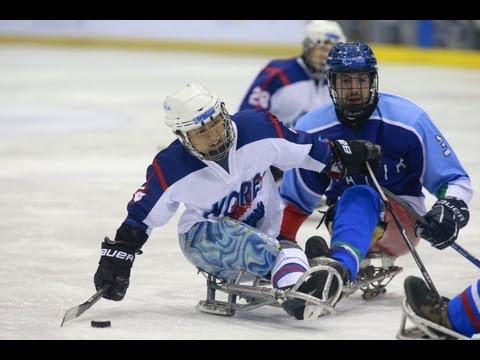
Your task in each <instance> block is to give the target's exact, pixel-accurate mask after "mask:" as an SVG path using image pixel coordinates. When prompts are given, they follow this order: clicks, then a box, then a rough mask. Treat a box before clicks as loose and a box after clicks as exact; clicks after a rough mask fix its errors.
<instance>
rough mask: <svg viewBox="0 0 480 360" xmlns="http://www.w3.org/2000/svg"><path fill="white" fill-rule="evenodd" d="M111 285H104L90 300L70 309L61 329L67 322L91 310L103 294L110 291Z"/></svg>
mask: <svg viewBox="0 0 480 360" xmlns="http://www.w3.org/2000/svg"><path fill="white" fill-rule="evenodd" d="M110 286H111V285H110V284H107V285H104V286H103V287H102V288H100V289H99V290H98V291H97V292H96V293H95V294H93V295H92V297H91V298H90V299H88V300H87V301H85V302H84V303H83V304H80V305H78V306H74V307H72V308H70V309H68V310H67V312H66V313H65V316H64V317H63V321H62V324H61V325H60V327H62V326H63V324H65V323H66V322H67V321H70V320H73V319H75V318H77V317H79V316H80V315H82V314H83V313H84V312H85V311H87V310H88V309H90V307H92V306H93V304H95V303H96V302H97V301H98V300H100V299H101V298H102V296H103V294H104V293H105V292H106V291H108V289H110Z"/></svg>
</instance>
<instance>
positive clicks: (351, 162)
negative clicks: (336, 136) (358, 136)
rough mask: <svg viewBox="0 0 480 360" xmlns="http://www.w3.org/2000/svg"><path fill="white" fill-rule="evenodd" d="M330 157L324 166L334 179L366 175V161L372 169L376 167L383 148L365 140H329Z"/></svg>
mask: <svg viewBox="0 0 480 360" xmlns="http://www.w3.org/2000/svg"><path fill="white" fill-rule="evenodd" d="M329 145H330V146H331V148H332V157H331V158H330V163H329V165H328V166H327V168H326V172H327V175H328V176H329V177H331V178H333V179H335V180H341V179H343V178H345V177H346V176H356V175H367V174H368V169H367V166H366V164H365V163H366V162H367V161H368V162H369V163H370V166H371V167H372V169H375V170H376V169H378V165H379V163H380V158H381V156H382V153H383V150H382V147H381V146H380V145H376V144H373V143H372V142H370V141H367V140H351V141H346V140H335V141H330V142H329Z"/></svg>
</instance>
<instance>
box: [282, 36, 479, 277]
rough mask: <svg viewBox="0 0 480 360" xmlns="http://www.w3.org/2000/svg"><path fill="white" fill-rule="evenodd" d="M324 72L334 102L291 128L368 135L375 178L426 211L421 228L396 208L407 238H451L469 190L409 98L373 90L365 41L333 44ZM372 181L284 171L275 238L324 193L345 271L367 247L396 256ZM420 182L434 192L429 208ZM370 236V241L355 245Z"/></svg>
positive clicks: (436, 241) (394, 232) (329, 135)
mask: <svg viewBox="0 0 480 360" xmlns="http://www.w3.org/2000/svg"><path fill="white" fill-rule="evenodd" d="M327 76H328V82H329V90H330V96H331V97H332V100H333V103H332V104H327V105H324V106H321V107H319V108H318V109H315V110H313V111H311V112H309V113H308V114H306V115H305V116H303V117H302V118H301V119H300V120H299V121H298V122H297V125H296V128H297V129H299V130H302V131H305V132H308V133H309V134H311V135H313V136H314V137H316V138H318V139H329V140H337V139H345V140H353V139H367V140H370V141H372V142H374V143H377V144H380V145H381V146H382V148H383V155H382V157H381V164H380V166H379V167H378V169H377V173H376V177H377V179H378V182H379V183H380V185H381V186H383V187H385V188H386V189H388V190H390V191H391V192H392V193H394V194H396V195H398V196H400V197H401V198H402V199H403V200H405V201H406V202H407V203H408V204H409V205H410V206H412V207H413V208H414V209H415V210H416V211H417V212H418V213H420V214H421V215H425V219H426V220H427V223H428V225H427V226H424V227H421V226H420V225H419V224H415V221H414V220H413V219H412V218H411V217H408V216H406V215H405V212H401V209H395V210H397V211H398V212H399V213H400V215H401V220H402V222H403V225H404V227H405V229H406V230H407V234H408V235H409V238H410V240H411V241H412V242H413V243H414V245H416V244H418V241H419V237H417V235H418V236H421V237H423V238H425V239H426V240H428V241H430V242H431V244H432V245H433V246H435V247H436V248H439V249H443V248H445V247H447V246H449V245H450V244H452V243H453V242H454V241H455V239H456V238H457V236H458V231H459V230H460V229H461V228H462V227H464V226H465V225H466V224H467V222H468V220H469V212H468V207H467V204H468V203H469V201H470V200H471V198H472V193H473V190H472V186H471V183H470V179H469V176H468V174H467V173H466V171H465V170H464V168H463V167H462V165H461V163H460V161H459V159H458V158H457V156H456V155H455V152H454V151H453V149H452V147H451V146H450V144H449V143H448V142H447V139H446V138H445V136H443V134H442V133H441V132H440V130H439V129H438V128H437V127H436V126H435V124H434V123H433V122H432V121H431V119H430V117H429V116H428V114H427V113H426V112H425V110H423V109H422V108H421V107H419V106H418V105H416V104H415V103H413V102H412V101H410V100H408V99H405V98H402V97H400V96H396V95H392V94H385V93H378V72H377V61H376V58H375V56H374V54H373V52H372V50H371V49H370V47H368V45H367V44H365V43H363V42H354V43H338V44H337V45H336V46H335V47H334V48H333V49H332V50H331V51H330V54H329V57H328V59H327ZM371 185H373V182H372V180H371V179H370V178H369V177H368V176H347V177H346V178H345V179H340V180H339V181H335V180H332V179H330V178H329V177H328V176H326V174H321V173H316V172H312V171H309V170H308V169H294V170H289V171H288V172H286V173H285V176H284V178H283V180H282V183H281V185H280V194H281V196H282V198H283V200H284V201H285V202H286V204H287V205H286V207H285V209H284V216H283V222H282V228H281V235H282V237H283V238H286V239H291V240H295V237H296V233H297V231H298V229H299V227H300V225H301V224H302V223H303V221H304V220H305V219H306V218H307V217H308V216H309V215H310V214H311V213H312V211H313V210H314V208H315V207H317V206H318V204H319V201H320V198H321V196H322V195H325V196H326V198H327V204H330V205H332V206H331V207H330V208H329V210H328V211H327V216H326V224H327V227H328V228H329V231H330V232H331V244H330V245H331V247H332V250H333V251H332V253H333V258H335V259H337V260H339V261H340V262H342V263H343V264H344V265H345V266H347V267H348V269H349V270H350V273H351V275H352V276H354V274H356V272H357V270H358V266H359V262H360V259H361V258H362V257H363V256H365V252H366V251H371V252H385V253H387V254H389V255H391V256H395V257H396V256H399V255H403V254H405V253H407V252H408V248H407V246H406V244H405V241H403V239H402V237H401V236H400V232H399V231H398V228H397V227H396V225H395V223H393V221H392V224H391V225H390V226H386V224H388V223H389V222H390V220H391V219H390V217H391V215H390V214H386V215H385V213H384V211H383V210H382V207H381V206H380V196H379V194H378V193H377V191H376V190H375V188H374V187H372V186H371ZM422 188H425V189H426V190H427V191H429V192H430V193H431V194H433V195H435V196H436V197H437V199H438V201H437V202H436V203H435V204H434V205H433V208H432V209H431V210H430V211H428V212H427V210H426V208H425V203H424V200H425V197H424V194H423V193H422ZM335 204H336V205H335ZM385 216H386V217H385ZM377 225H378V226H377ZM385 227H386V230H385V232H384V231H383V230H384V229H385ZM415 230H416V231H415ZM373 235H375V236H373ZM372 238H373V241H374V242H373V243H372V245H371V247H370V248H368V247H367V248H365V247H363V245H361V244H365V242H366V241H367V239H368V240H370V239H372ZM356 242H358V246H357V243H356ZM347 243H348V244H347ZM352 244H353V246H352Z"/></svg>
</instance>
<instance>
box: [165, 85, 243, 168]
mask: <svg viewBox="0 0 480 360" xmlns="http://www.w3.org/2000/svg"><path fill="white" fill-rule="evenodd" d="M163 110H164V111H165V115H166V116H165V123H166V125H167V126H169V127H170V128H171V129H172V130H173V133H174V134H175V135H176V136H177V137H178V139H179V140H180V142H181V143H182V144H183V145H184V146H185V148H186V149H187V150H188V151H189V152H190V153H191V154H192V155H194V156H196V157H198V158H199V159H206V160H213V161H216V160H220V159H222V158H224V157H225V156H226V155H227V153H228V151H229V150H230V148H231V147H232V145H233V140H234V132H233V126H232V121H231V119H230V116H229V114H228V112H227V110H226V109H225V105H224V103H223V102H222V101H221V100H220V98H219V97H218V96H217V95H216V94H214V93H213V92H211V91H210V90H208V89H207V88H205V87H204V86H202V85H197V84H190V83H189V84H187V86H185V87H184V88H182V89H180V90H178V91H176V92H175V93H174V94H173V95H170V96H167V97H166V99H165V102H164V103H163ZM217 117H218V118H219V119H220V120H222V121H221V125H223V127H224V129H225V130H224V132H223V134H222V141H221V142H220V144H217V145H216V148H215V149H211V150H209V151H207V152H200V151H199V150H197V149H196V148H195V146H194V145H193V144H192V141H191V138H190V137H189V135H188V132H189V131H192V130H195V129H199V128H201V127H203V126H205V125H206V124H207V123H209V122H210V121H211V120H214V119H216V118H217ZM207 136H208V135H207Z"/></svg>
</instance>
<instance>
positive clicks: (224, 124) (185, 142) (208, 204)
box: [94, 84, 381, 319]
mask: <svg viewBox="0 0 480 360" xmlns="http://www.w3.org/2000/svg"><path fill="white" fill-rule="evenodd" d="M164 111H165V114H166V118H165V122H166V124H167V126H169V127H170V128H171V129H172V130H173V132H174V134H175V135H176V136H177V138H178V139H177V140H176V141H174V142H173V143H172V144H170V145H169V146H168V147H167V148H165V149H164V150H162V151H160V152H159V153H158V154H157V155H156V156H155V158H154V159H153V163H152V164H151V165H150V166H149V167H148V169H147V173H146V181H145V183H144V184H143V185H142V186H141V187H140V188H139V189H138V190H137V191H136V192H135V193H134V194H133V198H132V199H131V201H130V202H129V203H128V206H127V211H128V215H127V217H126V219H125V220H124V221H123V223H122V225H121V226H120V227H119V228H118V230H117V232H116V236H115V240H114V241H112V240H110V239H108V238H105V241H104V242H103V243H102V255H101V258H100V262H99V266H98V269H97V272H96V273H95V276H94V283H95V286H96V288H97V290H98V289H100V288H101V287H103V286H105V285H110V288H109V289H108V291H107V292H106V293H105V295H104V297H105V298H107V299H112V300H115V301H119V300H122V299H123V298H124V296H125V293H126V291H127V288H128V287H129V278H130V269H131V267H132V264H133V261H134V259H135V255H136V254H138V253H141V250H140V249H141V248H142V246H143V244H144V243H145V242H146V241H147V239H148V236H149V235H150V233H151V231H152V230H153V229H154V228H157V227H160V226H162V225H165V224H166V223H167V222H168V221H169V220H170V219H171V217H172V216H173V215H174V214H175V212H176V211H177V209H178V208H179V206H180V204H183V205H184V207H185V210H184V212H183V214H182V216H181V217H180V220H179V223H178V233H179V242H180V247H181V249H182V251H183V254H184V255H185V257H186V258H187V259H188V260H189V261H190V262H191V263H192V264H193V265H195V266H196V267H197V268H199V269H201V270H202V271H204V272H206V273H208V274H211V275H214V276H216V277H218V278H221V279H223V280H228V281H230V280H235V279H237V277H238V275H239V273H241V272H244V271H246V275H250V278H248V277H247V276H244V278H243V279H244V280H245V281H247V280H250V279H253V278H254V277H255V278H258V277H260V278H265V279H270V280H271V281H272V285H273V286H274V287H275V288H281V289H287V288H290V287H291V286H293V285H295V284H296V283H297V280H299V278H300V277H301V275H302V274H303V273H305V272H306V271H307V270H308V269H309V263H308V260H307V258H306V256H305V253H304V252H303V251H302V249H301V248H300V247H299V246H297V245H296V244H294V243H292V242H289V241H286V242H282V241H280V242H279V241H278V240H277V236H278V234H279V230H280V223H281V217H282V206H281V200H280V196H279V193H278V190H277V187H276V184H275V182H274V180H273V177H272V174H271V172H270V170H269V167H270V166H271V165H275V166H277V167H279V168H281V169H285V170H286V169H290V168H293V167H301V168H306V169H309V170H311V171H314V172H321V171H328V172H329V173H331V174H336V175H338V176H340V177H343V176H344V174H345V173H347V172H353V173H364V172H365V169H364V167H365V165H364V164H365V161H367V160H369V159H378V157H379V155H380V152H381V148H380V147H378V146H376V145H373V144H372V143H370V142H366V141H353V142H341V143H340V142H329V143H326V142H323V141H321V140H319V139H318V138H317V137H314V136H312V135H311V134H308V133H304V132H302V131H297V130H294V129H289V128H287V127H285V126H283V125H282V124H281V123H280V122H279V121H278V119H277V118H276V117H275V116H274V115H272V114H271V113H269V112H265V111H259V110H245V111H241V112H238V113H236V114H234V115H229V113H228V112H227V110H226V108H225V106H224V103H223V102H222V101H221V99H220V98H219V97H218V96H217V95H215V94H214V93H212V92H211V91H209V90H208V89H206V88H205V87H203V86H201V85H196V84H188V85H187V86H186V87H184V88H182V89H180V90H178V91H177V92H175V93H174V94H173V95H171V96H168V97H167V98H166V100H165V102H164ZM332 149H333V150H332ZM339 164H340V167H339V168H338V167H337V165H339ZM334 165H335V166H334ZM337 271H341V269H340V270H337ZM325 276H326V274H322V273H321V272H317V273H315V274H313V275H312V276H311V277H309V278H308V279H306V280H305V281H304V282H303V281H302V284H299V285H300V286H299V287H298V291H299V292H304V293H308V294H313V295H312V296H317V297H319V294H321V293H322V291H323V287H324V286H325V282H326V281H327V280H326V277H325ZM337 282H338V280H337ZM337 287H338V284H337ZM282 306H284V309H285V310H286V311H287V312H288V313H289V314H291V315H293V316H295V317H296V318H297V319H302V318H303V314H304V312H303V310H304V308H305V300H303V302H300V303H299V302H295V301H293V302H292V301H290V299H289V300H287V301H285V302H284V303H283V304H282Z"/></svg>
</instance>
